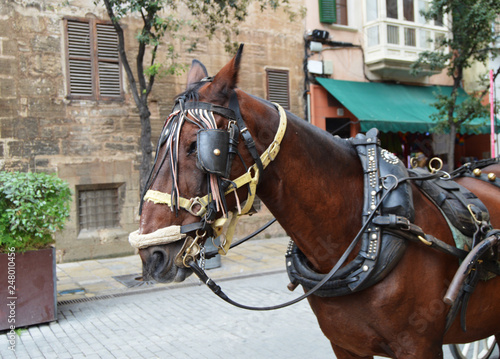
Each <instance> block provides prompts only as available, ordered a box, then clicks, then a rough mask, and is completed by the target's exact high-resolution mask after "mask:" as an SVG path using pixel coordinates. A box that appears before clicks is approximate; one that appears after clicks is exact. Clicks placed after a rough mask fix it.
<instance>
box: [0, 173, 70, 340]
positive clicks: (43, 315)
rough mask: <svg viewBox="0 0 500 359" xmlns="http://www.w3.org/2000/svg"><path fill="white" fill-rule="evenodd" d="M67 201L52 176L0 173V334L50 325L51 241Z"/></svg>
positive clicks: (53, 303) (53, 306) (53, 308)
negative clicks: (40, 324)
mask: <svg viewBox="0 0 500 359" xmlns="http://www.w3.org/2000/svg"><path fill="white" fill-rule="evenodd" d="M70 201H71V191H70V189H69V186H68V184H67V183H66V182H64V181H63V180H61V179H59V178H58V177H56V176H55V175H51V174H46V173H22V172H0V298H2V300H1V303H2V306H1V307H0V330H6V329H8V330H10V331H12V332H14V329H15V328H18V327H23V326H27V325H32V324H38V323H44V322H48V321H52V320H55V319H56V315H57V294H56V265H55V248H54V247H53V243H54V236H53V235H54V232H56V231H57V230H59V229H62V228H63V227H64V223H65V221H66V220H67V218H68V217H69V204H70ZM4 301H6V305H5V304H3V303H4Z"/></svg>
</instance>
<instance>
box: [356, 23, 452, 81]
mask: <svg viewBox="0 0 500 359" xmlns="http://www.w3.org/2000/svg"><path fill="white" fill-rule="evenodd" d="M364 34H365V63H366V65H367V67H368V69H369V70H370V71H372V72H374V73H376V74H377V75H379V76H381V77H382V78H384V79H392V80H400V81H404V80H410V81H416V80H418V79H416V78H414V77H412V76H411V75H410V73H409V70H410V65H411V64H412V63H413V62H414V61H415V60H417V58H418V54H419V53H420V52H423V51H427V50H430V51H433V50H434V46H435V44H436V41H437V42H439V38H440V37H444V36H446V34H447V32H446V28H445V27H443V26H435V25H429V24H418V23H415V22H412V21H401V20H397V19H389V18H386V19H383V20H378V21H371V22H369V23H367V24H366V25H365V26H364ZM439 72H440V71H437V72H436V71H431V70H427V71H423V73H422V76H428V75H433V74H436V73H439Z"/></svg>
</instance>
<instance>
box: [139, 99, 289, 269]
mask: <svg viewBox="0 0 500 359" xmlns="http://www.w3.org/2000/svg"><path fill="white" fill-rule="evenodd" d="M273 105H274V106H275V107H276V109H277V111H278V113H279V116H280V122H279V126H278V130H277V132H276V134H275V137H274V140H273V141H272V142H271V144H270V145H269V147H268V148H267V149H266V150H265V151H264V152H263V153H262V154H261V155H260V156H259V155H258V153H257V150H256V148H255V142H254V140H253V138H252V136H251V134H250V132H249V131H248V129H247V127H246V125H245V122H244V121H243V118H242V117H241V113H240V110H239V104H238V99H237V96H236V93H235V92H233V94H232V95H231V97H230V101H229V108H226V107H222V106H218V105H213V104H210V103H205V102H185V99H183V98H179V99H177V101H176V104H175V106H174V108H173V110H172V113H171V115H170V116H169V117H168V118H167V121H166V123H165V125H164V130H163V132H162V135H161V136H160V140H159V142H158V147H157V152H156V153H157V155H156V158H155V164H156V163H158V161H159V159H158V153H159V149H160V146H162V145H164V144H166V143H167V144H169V143H168V141H170V142H171V144H170V147H169V148H168V150H167V151H166V153H165V156H164V158H163V159H162V160H161V161H162V162H163V161H165V157H166V156H170V160H171V163H173V165H172V167H173V168H172V170H173V171H172V173H173V176H174V178H173V183H174V184H175V183H176V178H175V176H176V174H175V173H176V167H175V165H176V158H175V152H176V147H175V145H176V141H177V142H178V137H179V134H180V130H181V127H182V125H183V124H184V123H185V122H186V121H189V122H191V123H195V124H197V125H199V126H200V127H201V128H200V130H199V131H198V132H197V166H198V167H199V168H200V169H201V170H202V171H204V172H205V173H207V175H208V176H209V177H210V178H209V181H210V182H209V183H210V185H211V187H210V189H209V191H208V194H207V195H205V196H203V197H201V198H200V197H193V198H184V197H182V196H181V195H180V193H179V191H178V187H177V186H175V185H174V187H173V189H172V193H164V192H160V191H155V190H152V189H150V187H151V185H152V183H153V181H154V179H155V178H156V175H157V173H156V174H155V173H154V172H153V171H152V172H151V174H150V176H149V179H148V184H147V186H146V191H145V193H144V194H143V196H142V200H141V208H142V203H143V201H151V202H153V203H159V204H165V205H168V206H169V207H170V208H171V210H172V211H178V210H179V209H183V210H185V211H187V212H189V213H190V214H192V215H194V216H197V217H200V218H201V220H200V221H199V222H197V223H193V224H189V225H184V226H176V225H173V226H169V227H166V228H160V229H158V230H157V231H155V232H153V233H149V234H139V231H138V230H137V231H135V232H132V233H131V234H130V236H129V242H130V244H131V245H132V246H133V247H135V248H139V249H140V248H146V247H149V246H153V245H162V244H168V243H172V242H175V241H178V240H181V239H183V238H186V237H187V235H188V233H190V232H196V237H195V238H194V239H193V238H192V237H188V238H187V240H186V243H188V245H187V247H186V245H185V247H186V248H183V250H181V253H179V255H178V258H177V260H176V264H180V265H181V266H182V265H184V266H186V267H187V266H188V265H187V264H188V262H189V260H190V259H193V260H194V259H196V257H197V255H198V254H199V252H200V249H201V247H200V246H201V244H200V243H199V241H200V240H201V238H203V237H204V235H205V234H206V231H207V230H210V231H211V236H213V237H218V236H221V235H222V236H221V237H222V240H221V244H220V246H219V253H220V254H223V255H225V254H226V253H227V251H228V250H229V248H230V245H231V242H232V238H233V235H234V231H235V229H236V223H237V221H238V219H239V218H240V217H241V216H243V215H245V214H249V213H250V212H251V210H252V205H253V202H254V200H255V195H256V190H257V185H258V183H259V181H260V177H261V173H262V171H264V169H265V168H266V167H267V166H268V165H269V163H271V162H272V161H273V160H274V159H275V158H276V156H277V155H278V152H279V150H280V144H281V141H282V139H283V137H284V135H285V132H286V127H287V118H286V113H285V110H284V109H283V108H282V107H281V106H280V105H279V104H277V103H273ZM188 114H189V115H190V116H191V117H192V118H194V119H195V120H194V121H193V120H191V119H189V118H188ZM214 114H218V115H221V116H223V117H225V118H227V119H228V120H229V124H228V129H227V130H223V129H217V128H216V125H215V120H214V116H213V115H214ZM203 124H208V125H206V126H203ZM240 135H241V137H242V138H243V141H244V142H245V145H246V147H247V149H248V151H249V152H250V154H251V156H252V157H253V159H254V164H253V165H252V166H250V167H249V168H248V169H247V171H246V173H244V174H243V175H241V176H240V177H238V178H236V179H234V180H229V179H228V177H229V173H230V169H231V166H232V162H233V159H234V157H235V156H236V155H239V153H238V150H237V146H238V141H239V137H240ZM176 136H177V137H176ZM154 168H155V166H153V169H154ZM245 185H247V186H248V195H247V199H246V201H245V203H244V205H243V208H242V207H241V205H240V204H239V198H238V196H237V194H236V191H237V190H238V189H239V188H242V187H243V186H245ZM232 192H234V194H235V197H236V201H237V207H238V208H237V210H234V211H232V216H231V219H230V220H229V215H228V212H227V208H226V204H225V196H226V195H228V194H230V193H232ZM218 212H223V216H222V217H221V218H218V219H216V218H215V217H216V215H217V213H218ZM228 222H229V226H228V228H227V231H226V233H224V234H223V233H222V232H223V228H224V225H225V224H226V223H228ZM182 252H185V253H182Z"/></svg>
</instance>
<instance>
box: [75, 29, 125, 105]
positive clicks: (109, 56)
mask: <svg viewBox="0 0 500 359" xmlns="http://www.w3.org/2000/svg"><path fill="white" fill-rule="evenodd" d="M66 28H67V50H68V52H67V54H68V89H69V97H71V98H84V99H86V98H88V99H96V100H99V99H119V98H121V97H122V84H121V70H120V59H119V52H118V35H117V34H116V31H115V28H114V27H113V25H112V24H110V23H104V22H102V21H98V20H94V19H83V20H80V19H66Z"/></svg>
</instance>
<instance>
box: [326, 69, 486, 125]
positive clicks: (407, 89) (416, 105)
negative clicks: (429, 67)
mask: <svg viewBox="0 0 500 359" xmlns="http://www.w3.org/2000/svg"><path fill="white" fill-rule="evenodd" d="M316 80H317V81H318V82H319V83H320V84H321V85H322V86H323V87H324V88H325V89H326V90H327V91H328V92H329V93H330V94H332V95H333V96H334V97H335V98H336V99H337V100H338V101H340V103H341V104H342V105H344V106H345V107H346V108H347V109H348V110H349V111H350V112H351V113H352V114H353V115H354V116H356V117H357V118H358V120H359V121H360V124H361V131H363V132H366V131H368V130H369V129H370V128H372V127H376V128H378V129H379V130H380V131H382V132H399V131H400V132H420V133H425V132H433V129H434V127H435V125H436V123H435V122H434V121H432V120H431V117H430V116H431V114H433V113H436V111H437V110H436V108H435V107H433V106H432V103H434V102H435V101H436V97H435V94H439V93H441V94H445V95H446V94H450V93H451V89H452V88H451V86H408V85H394V84H385V83H375V82H353V81H341V80H332V79H325V78H320V77H318V78H316ZM459 91H460V93H459V97H458V100H457V102H458V103H460V102H462V101H464V100H465V98H466V97H467V96H468V95H467V94H466V93H465V91H463V90H462V89H460V90H459ZM471 124H472V125H478V127H475V128H474V129H475V131H472V130H471V131H470V133H478V132H479V133H490V125H489V119H486V118H485V119H475V120H473V121H472V122H471Z"/></svg>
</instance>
